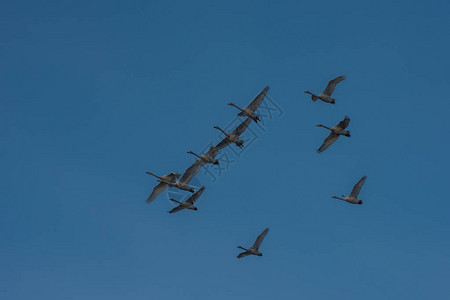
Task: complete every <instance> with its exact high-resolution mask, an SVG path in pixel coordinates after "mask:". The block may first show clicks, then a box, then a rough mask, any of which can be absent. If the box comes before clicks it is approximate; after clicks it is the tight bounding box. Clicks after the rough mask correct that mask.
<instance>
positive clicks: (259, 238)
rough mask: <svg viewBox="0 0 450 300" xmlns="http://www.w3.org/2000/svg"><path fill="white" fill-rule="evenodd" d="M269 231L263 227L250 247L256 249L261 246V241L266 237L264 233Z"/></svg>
mask: <svg viewBox="0 0 450 300" xmlns="http://www.w3.org/2000/svg"><path fill="white" fill-rule="evenodd" d="M268 232H269V228H266V229H264V231H263V232H261V234H260V235H258V237H257V238H256V241H255V243H254V244H253V246H252V248H254V249H256V250H258V248H259V246H261V243H262V241H263V240H264V238H265V237H266V234H267V233H268Z"/></svg>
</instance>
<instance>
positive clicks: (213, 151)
mask: <svg viewBox="0 0 450 300" xmlns="http://www.w3.org/2000/svg"><path fill="white" fill-rule="evenodd" d="M218 152H219V150H217V148H216V147H213V146H210V147H209V150H208V152H207V153H205V154H203V155H197V154H195V153H194V152H192V151H188V153H189V154H192V155H194V156H197V157H198V158H200V160H201V161H202V162H203V163H204V164H214V165H218V164H219V160H218V159H216V158H215V157H216V155H217V153H218Z"/></svg>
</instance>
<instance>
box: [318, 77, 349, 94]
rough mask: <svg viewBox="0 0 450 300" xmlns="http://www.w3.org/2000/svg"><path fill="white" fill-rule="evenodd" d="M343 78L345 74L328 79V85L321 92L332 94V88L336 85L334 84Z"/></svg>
mask: <svg viewBox="0 0 450 300" xmlns="http://www.w3.org/2000/svg"><path fill="white" fill-rule="evenodd" d="M344 79H345V76H339V77H336V78H335V79H333V80H330V82H328V85H327V87H326V88H325V90H324V91H323V93H322V94H325V95H328V96H331V94H333V92H334V88H335V87H336V85H337V84H338V83H339V82H341V81H342V80H344Z"/></svg>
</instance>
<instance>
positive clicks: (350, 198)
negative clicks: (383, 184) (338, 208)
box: [331, 176, 367, 204]
mask: <svg viewBox="0 0 450 300" xmlns="http://www.w3.org/2000/svg"><path fill="white" fill-rule="evenodd" d="M366 178H367V176H363V177H362V178H361V179H360V180H359V181H358V183H357V184H355V186H354V187H353V190H352V192H351V193H350V195H348V196H347V197H345V196H344V195H342V198H341V197H337V196H333V197H331V198H334V199H339V200H343V201H347V202H348V203H351V204H363V202H362V200H359V199H358V195H359V192H360V191H361V188H362V186H363V185H364V182H365V181H366Z"/></svg>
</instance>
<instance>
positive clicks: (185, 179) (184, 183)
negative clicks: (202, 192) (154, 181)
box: [147, 160, 202, 193]
mask: <svg viewBox="0 0 450 300" xmlns="http://www.w3.org/2000/svg"><path fill="white" fill-rule="evenodd" d="M201 167H202V164H201V161H200V160H196V161H195V162H194V163H193V164H192V166H190V167H189V168H187V169H186V171H185V172H184V174H183V176H181V179H180V180H178V181H175V180H167V179H166V178H163V177H158V176H156V175H155V174H153V173H151V172H147V174H149V175H152V176H155V177H157V178H159V179H158V181H160V182H162V183H164V184H167V185H168V186H170V187H176V188H178V189H180V190H183V191H189V192H191V193H193V192H194V188H192V187H190V186H189V182H190V181H191V180H192V178H194V176H195V175H197V173H198V171H200V168H201ZM178 176H180V175H178ZM177 178H178V177H177Z"/></svg>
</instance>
